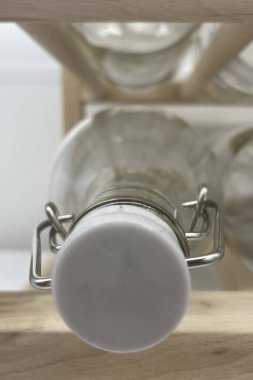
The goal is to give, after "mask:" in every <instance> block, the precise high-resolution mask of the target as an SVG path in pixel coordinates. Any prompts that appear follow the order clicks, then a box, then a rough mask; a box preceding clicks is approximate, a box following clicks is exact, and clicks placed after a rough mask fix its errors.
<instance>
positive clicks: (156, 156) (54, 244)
mask: <svg viewBox="0 0 253 380" xmlns="http://www.w3.org/2000/svg"><path fill="white" fill-rule="evenodd" d="M210 173H212V175H211V176H210ZM214 173H215V162H214V157H213V156H212V154H211V153H210V152H209V151H208V149H207V148H206V147H205V146H204V145H203V142H202V140H201V139H200V138H199V136H198V134H197V133H195V132H194V130H192V129H191V128H190V127H189V126H188V125H187V124H186V123H185V122H184V121H182V120H181V119H178V118H176V117H175V116H173V115H170V114H168V113H167V112H165V111H162V110H159V109H156V110H150V109H149V108H147V107H143V106H128V107H116V108H109V109H106V110H104V111H101V112H99V113H97V114H96V115H95V116H93V117H90V118H88V119H86V120H84V121H82V122H81V123H80V124H79V125H78V126H77V127H76V128H75V129H74V130H73V131H72V132H71V133H70V134H69V135H68V136H67V138H66V140H65V142H64V143H63V144H62V147H61V148H60V150H59V152H58V155H57V158H56V160H55V163H54V165H53V171H52V177H51V185H50V200H51V201H52V202H54V203H49V204H47V206H46V212H47V216H48V219H47V220H46V221H45V222H42V223H41V224H40V225H39V226H38V228H37V229H36V232H35V238H34V249H33V258H32V263H31V277H30V279H31V283H32V284H33V286H35V287H39V288H50V287H52V290H53V295H54V299H55V303H56V305H57V308H58V310H59V313H60V315H61V316H62V318H63V319H64V320H65V322H66V323H67V324H68V326H69V327H70V328H71V329H72V330H73V331H74V332H75V333H76V334H77V335H78V336H80V337H81V338H82V339H83V340H85V341H86V342H88V343H90V344H92V345H93V346H95V347H99V348H101V349H104V350H108V351H114V352H131V351H138V350H142V349H144V348H148V347H151V346H153V345H154V344H156V343H158V342H160V341H161V340H162V339H164V338H165V337H166V336H168V335H169V334H170V333H171V332H172V331H173V330H174V329H175V327H176V326H177V324H178V323H179V321H180V320H181V318H182V317H183V315H184V313H185V310H186V306H187V303H188V298H189V292H190V278H189V271H188V267H199V266H202V265H208V264H211V263H213V262H216V261H217V260H219V259H220V258H221V257H222V255H223V252H224V244H223V233H222V225H221V221H220V213H219V208H218V205H217V201H218V200H219V191H218V185H217V183H216V176H215V175H214ZM204 184H205V185H204ZM207 189H208V191H209V192H208V194H207ZM215 200H216V201H215ZM55 205H57V207H58V208H59V210H60V213H59V211H58V209H57V207H56V206H55ZM212 219H214V221H212ZM70 220H71V221H72V224H71V225H70V226H69V225H68V222H69V221H70ZM47 227H50V228H51V230H50V245H51V249H52V250H53V251H55V252H58V254H57V260H56V263H55V265H54V269H53V274H52V279H51V278H43V277H41V267H40V265H41V263H40V252H41V243H40V234H41V232H42V231H43V230H44V229H45V228H47ZM212 234H214V236H213V237H212ZM59 236H60V237H61V238H62V239H63V241H62V242H59ZM192 239H194V240H195V239H197V241H196V243H194V242H191V240H192ZM212 239H213V240H214V243H213V247H212V248H210V247H209V245H210V241H211V240H212ZM193 250H194V253H195V255H194V256H192V255H191V253H190V251H193ZM206 252H208V253H207V254H206Z"/></svg>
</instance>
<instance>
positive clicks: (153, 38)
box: [77, 22, 196, 92]
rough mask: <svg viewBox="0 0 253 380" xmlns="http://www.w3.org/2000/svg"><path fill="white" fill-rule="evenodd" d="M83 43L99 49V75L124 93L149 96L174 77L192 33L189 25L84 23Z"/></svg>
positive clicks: (81, 30) (192, 28)
mask: <svg viewBox="0 0 253 380" xmlns="http://www.w3.org/2000/svg"><path fill="white" fill-rule="evenodd" d="M77 27H78V30H79V31H80V32H81V33H82V35H83V36H84V37H85V39H86V40H87V42H88V43H89V44H90V45H91V46H93V47H94V48H97V49H100V50H101V49H102V54H101V55H100V62H99V63H98V65H99V67H100V70H101V72H103V74H104V76H105V78H107V80H109V82H111V83H113V84H115V85H116V86H117V87H119V88H120V89H121V90H123V91H127V92H136V91H137V92H138V91H139V92H140V91H144V92H150V91H152V90H154V89H155V88H156V87H158V86H161V85H163V84H164V83H165V82H166V81H168V80H169V79H170V77H171V76H172V75H173V74H174V72H175V70H176V69H177V67H178V65H179V62H180V60H181V59H182V56H183V55H184V53H185V52H186V51H187V48H188V46H189V41H190V37H191V35H192V33H193V31H194V30H195V29H196V25H195V24H191V23H145V22H131V23H114V22H109V23H84V24H79V25H77Z"/></svg>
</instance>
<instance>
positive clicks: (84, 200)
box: [50, 106, 220, 228]
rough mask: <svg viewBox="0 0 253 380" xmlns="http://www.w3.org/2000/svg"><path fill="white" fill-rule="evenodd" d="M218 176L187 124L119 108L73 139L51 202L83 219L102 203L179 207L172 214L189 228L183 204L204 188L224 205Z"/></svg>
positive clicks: (56, 172) (57, 170) (62, 154)
mask: <svg viewBox="0 0 253 380" xmlns="http://www.w3.org/2000/svg"><path fill="white" fill-rule="evenodd" d="M215 172H216V162H215V158H214V156H213V154H212V153H211V152H210V151H209V150H208V149H207V147H205V145H204V144H203V141H202V139H201V137H200V136H199V135H198V133H197V132H196V131H194V130H193V129H192V128H191V127H190V126H189V125H187V124H186V123H185V122H184V121H183V120H181V119H179V118H177V117H175V116H173V115H170V114H169V113H167V112H165V111H162V110H155V111H153V110H152V111H151V110H150V109H149V108H148V107H144V106H140V107H139V106H129V107H127V106H126V107H122V108H121V107H120V108H118V107H116V108H115V109H114V108H112V109H107V110H105V111H102V112H99V113H97V114H96V115H95V116H94V117H93V118H91V119H90V118H89V119H87V120H84V121H82V122H81V123H80V124H79V125H78V126H77V127H76V128H75V129H74V130H73V131H72V132H71V133H70V134H69V136H67V138H66V139H65V143H64V145H63V146H62V149H61V150H60V151H59V153H58V156H57V159H56V161H55V163H54V166H53V172H52V176H51V185H50V199H51V200H52V201H53V202H55V203H56V204H57V205H58V206H59V208H60V209H61V210H62V212H63V213H74V214H75V215H78V214H79V213H80V212H81V211H82V210H83V209H85V208H87V207H89V206H90V205H91V204H92V203H94V202H95V201H96V202H97V201H99V200H100V199H104V198H107V197H114V196H116V197H117V196H123V197H128V196H132V197H134V196H138V197H139V196H140V197H141V198H142V197H143V198H144V199H146V200H151V201H152V200H155V201H156V202H158V203H159V204H160V205H161V206H163V207H165V208H168V207H169V208H170V207H171V205H173V207H172V209H171V208H170V210H168V211H169V212H170V213H171V214H172V215H177V218H178V219H179V220H180V221H181V222H182V223H183V225H184V227H185V228H187V227H188V226H189V219H188V218H187V215H186V214H187V213H185V210H183V208H182V203H183V202H186V201H187V200H189V199H195V198H196V194H197V189H198V186H199V185H200V184H202V183H205V184H206V185H207V186H208V188H209V192H210V195H211V196H212V197H214V199H216V200H218V199H219V194H220V192H219V185H218V184H219V181H218V179H217V178H216V176H215V175H213V174H212V176H210V173H215ZM190 214H191V213H190ZM183 215H184V216H183ZM185 217H186V219H185Z"/></svg>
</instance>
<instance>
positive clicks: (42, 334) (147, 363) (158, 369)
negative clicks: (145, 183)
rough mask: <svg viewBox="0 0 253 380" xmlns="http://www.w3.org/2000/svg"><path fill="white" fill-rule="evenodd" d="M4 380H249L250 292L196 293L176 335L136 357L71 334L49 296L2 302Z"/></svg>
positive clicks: (15, 296) (5, 296)
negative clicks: (99, 347) (103, 347)
mask: <svg viewBox="0 0 253 380" xmlns="http://www.w3.org/2000/svg"><path fill="white" fill-rule="evenodd" d="M0 307H1V309H0V310H1V312H0V379H1V380H31V379H32V380H42V379H43V380H58V379H59V380H60V379H61V380H62V379H68V380H69V379H73V380H100V379H101V380H102V379H103V380H137V379H138V380H151V379H152V380H153V379H156V380H252V379H253V292H200V293H194V294H193V295H192V298H191V302H190V306H189V309H188V312H187V314H186V316H185V318H184V320H183V322H182V323H181V325H180V326H179V328H178V330H177V332H176V333H174V334H173V335H172V336H171V337H169V338H168V339H167V340H165V341H164V342H163V343H161V344H160V345H158V346H156V347H155V348H152V349H149V350H146V351H143V352H140V353H137V354H129V355H126V354H111V353H106V352H103V351H99V350H97V349H95V348H92V347H90V346H88V345H86V344H85V343H83V342H82V341H81V340H79V339H78V338H76V337H75V336H74V335H73V334H71V333H70V332H69V331H68V329H67V328H66V326H65V325H64V324H63V322H62V321H61V320H60V318H59V317H58V315H57V314H56V311H55V310H54V307H53V304H52V299H51V295H50V294H49V293H47V292H46V293H40V292H34V293H2V294H0Z"/></svg>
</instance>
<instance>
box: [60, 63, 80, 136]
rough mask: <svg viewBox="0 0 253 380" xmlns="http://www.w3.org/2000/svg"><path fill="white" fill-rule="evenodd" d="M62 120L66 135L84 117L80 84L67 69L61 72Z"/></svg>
mask: <svg viewBox="0 0 253 380" xmlns="http://www.w3.org/2000/svg"><path fill="white" fill-rule="evenodd" d="M62 92H63V118H64V133H65V134H66V133H67V132H68V131H69V130H70V129H71V128H72V127H74V126H75V125H76V124H77V123H78V122H79V121H80V120H81V119H82V118H83V116H84V114H83V108H84V107H83V103H82V97H83V89H82V85H81V82H80V81H79V80H78V79H77V78H76V77H75V76H74V75H72V74H71V72H70V71H69V70H67V69H64V68H63V70H62Z"/></svg>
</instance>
